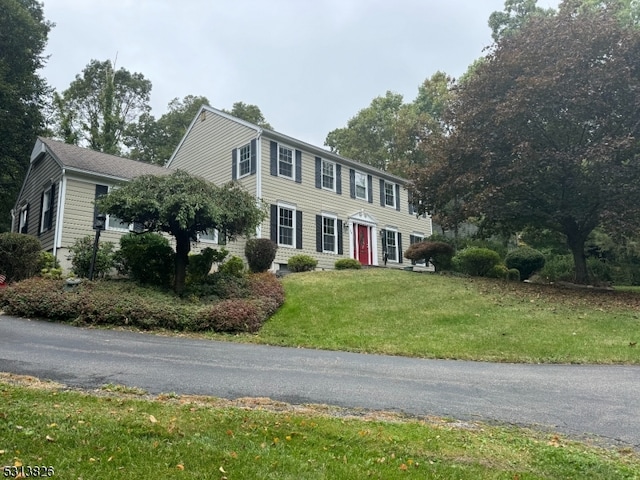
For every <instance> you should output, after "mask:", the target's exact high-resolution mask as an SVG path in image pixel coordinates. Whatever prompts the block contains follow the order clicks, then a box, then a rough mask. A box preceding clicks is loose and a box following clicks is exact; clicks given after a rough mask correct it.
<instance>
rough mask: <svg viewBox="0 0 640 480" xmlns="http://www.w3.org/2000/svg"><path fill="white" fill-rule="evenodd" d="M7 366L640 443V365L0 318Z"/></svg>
mask: <svg viewBox="0 0 640 480" xmlns="http://www.w3.org/2000/svg"><path fill="white" fill-rule="evenodd" d="M0 371H3V372H11V373H16V374H24V375H33V376H37V377H39V378H42V379H49V380H54V381H58V382H61V383H65V384H67V385H70V386H74V387H82V388H96V387H99V386H101V385H103V384H106V383H113V384H122V385H127V386H135V387H140V388H143V389H145V390H147V391H149V392H150V393H162V392H165V393H168V392H175V393H177V394H199V395H212V396H216V397H221V398H229V399H235V398H239V397H269V398H271V399H273V400H279V401H284V402H289V403H294V404H302V403H321V404H329V405H336V406H341V407H348V408H364V409H374V410H391V411H398V412H403V413H406V414H410V415H417V416H427V415H435V416H444V417H452V418H456V419H460V420H481V421H488V422H494V421H495V422H500V423H513V424H518V425H528V426H537V427H542V428H550V429H552V430H554V431H559V432H562V433H565V434H568V435H572V436H581V437H583V436H585V435H586V436H593V437H594V438H595V437H597V438H598V439H599V440H600V441H603V440H604V441H609V442H611V443H612V444H618V443H622V444H628V445H631V446H634V447H635V448H640V415H639V414H640V367H639V366H591V365H514V364H491V363H479V362H462V361H444V360H423V359H413V358H404V357H392V356H383V355H366V354H355V353H345V352H333V351H324V350H308V349H298V348H281V347H271V346H263V345H247V344H237V343H227V342H216V341H208V340H194V339H188V338H181V337H165V336H158V335H152V334H144V333H135V332H127V331H111V330H94V329H84V328H76V327H71V326H68V325H63V324H57V323H49V322H44V321H31V320H25V319H18V318H14V317H9V316H6V315H0Z"/></svg>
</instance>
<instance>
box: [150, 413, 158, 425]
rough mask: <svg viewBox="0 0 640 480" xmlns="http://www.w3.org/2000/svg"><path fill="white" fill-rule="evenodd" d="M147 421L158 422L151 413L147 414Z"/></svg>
mask: <svg viewBox="0 0 640 480" xmlns="http://www.w3.org/2000/svg"><path fill="white" fill-rule="evenodd" d="M149 421H150V422H151V423H158V420H157V419H156V417H154V416H153V415H149Z"/></svg>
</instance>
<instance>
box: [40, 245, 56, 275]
mask: <svg viewBox="0 0 640 480" xmlns="http://www.w3.org/2000/svg"><path fill="white" fill-rule="evenodd" d="M38 267H39V270H40V276H41V277H44V278H56V279H59V278H62V268H60V262H58V259H57V258H56V257H55V256H54V255H53V253H51V252H45V251H41V252H40V261H39V262H38Z"/></svg>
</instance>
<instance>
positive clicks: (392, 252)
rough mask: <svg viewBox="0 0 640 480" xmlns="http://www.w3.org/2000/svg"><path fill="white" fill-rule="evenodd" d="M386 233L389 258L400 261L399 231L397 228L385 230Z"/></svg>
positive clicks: (392, 260) (391, 260)
mask: <svg viewBox="0 0 640 480" xmlns="http://www.w3.org/2000/svg"><path fill="white" fill-rule="evenodd" d="M384 235H385V244H386V248H387V259H388V260H389V261H390V262H398V261H399V258H398V232H396V231H395V230H385V231H384Z"/></svg>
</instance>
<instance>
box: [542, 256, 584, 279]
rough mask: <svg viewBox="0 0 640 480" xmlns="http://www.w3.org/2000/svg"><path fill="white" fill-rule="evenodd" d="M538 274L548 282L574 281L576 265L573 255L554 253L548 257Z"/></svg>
mask: <svg viewBox="0 0 640 480" xmlns="http://www.w3.org/2000/svg"><path fill="white" fill-rule="evenodd" d="M538 275H539V276H540V277H541V278H542V279H544V281H546V282H559V281H563V282H573V281H574V280H575V267H574V264H573V257H572V256H571V255H552V256H550V257H549V258H547V259H546V261H545V264H544V267H543V268H542V270H540V272H538Z"/></svg>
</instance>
